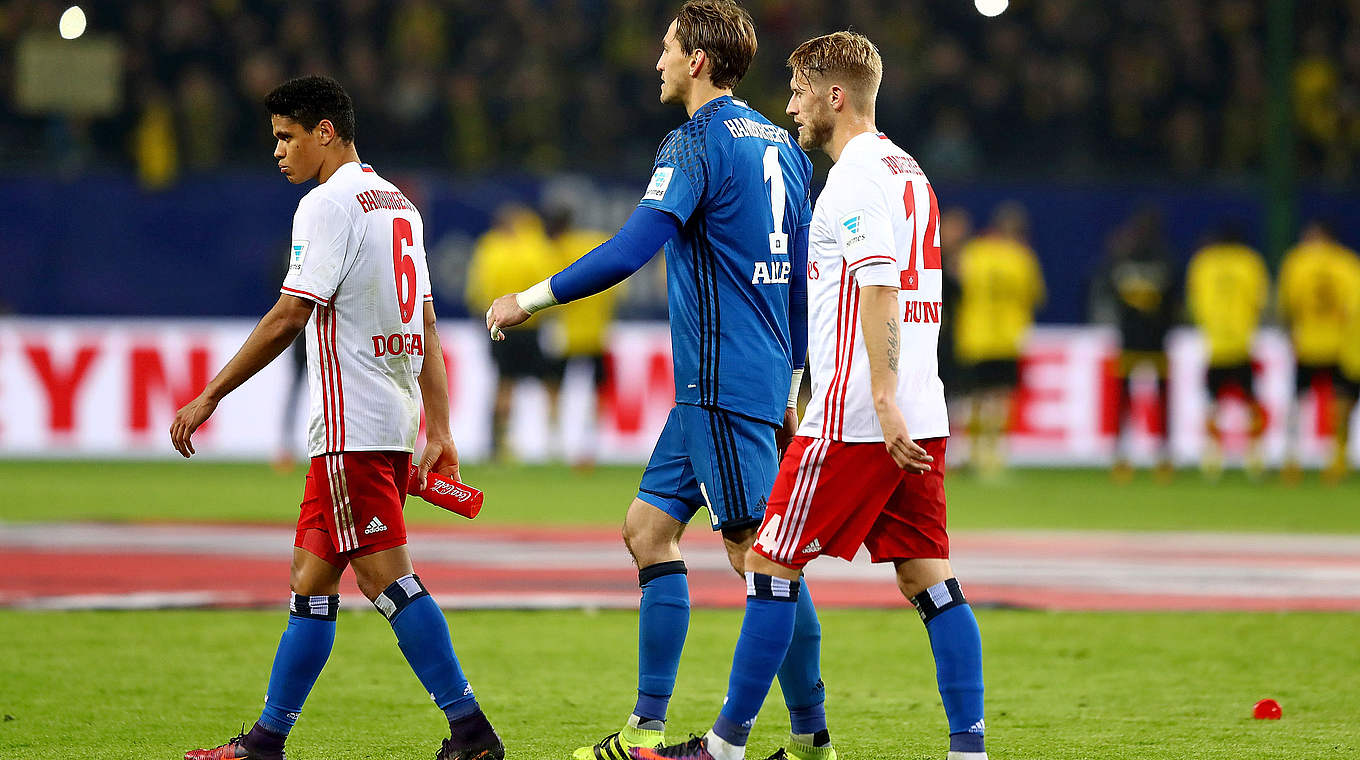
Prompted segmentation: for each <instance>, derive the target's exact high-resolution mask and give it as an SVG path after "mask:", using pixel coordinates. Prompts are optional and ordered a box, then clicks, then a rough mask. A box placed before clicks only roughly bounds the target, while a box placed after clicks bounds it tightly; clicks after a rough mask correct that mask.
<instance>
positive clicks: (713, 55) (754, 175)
mask: <svg viewBox="0 0 1360 760" xmlns="http://www.w3.org/2000/svg"><path fill="white" fill-rule="evenodd" d="M755 51H756V38H755V28H754V25H753V24H752V22H751V18H750V16H749V15H748V14H747V13H746V11H744V10H743V9H742V8H741V7H740V6H738V5H737V4H736V3H734V2H730V1H729V0H690V1H689V2H686V3H685V4H684V6H683V7H682V8H681V9H680V10H679V12H678V13H677V14H676V18H675V20H674V21H672V22H671V24H670V26H669V28H668V29H667V30H666V34H665V37H664V39H663V41H662V51H661V56H660V58H659V59H658V61H657V65H656V69H657V71H658V72H659V73H660V74H661V101H662V102H665V103H677V104H682V105H684V106H685V109H686V111H687V112H688V113H689V116H690V118H689V121H687V122H685V123H684V124H683V125H681V126H680V127H679V128H677V129H676V130H674V131H673V132H671V133H670V134H669V135H667V136H666V139H665V140H664V141H663V142H662V144H661V148H660V150H659V151H658V153H657V158H656V163H655V166H654V169H653V173H652V178H651V182H650V183H649V184H648V186H647V189H646V191H645V193H644V195H643V197H642V200H641V201H640V202H639V204H638V207H637V209H636V210H635V211H634V212H633V214H632V216H631V217H630V218H629V219H628V221H627V223H625V224H624V226H623V228H622V229H620V230H619V231H618V233H617V234H615V235H614V237H613V238H611V239H610V240H608V241H606V242H605V243H603V244H602V245H600V246H599V247H598V248H596V249H594V250H593V251H591V252H589V253H588V254H586V255H585V256H583V257H581V259H580V260H578V261H577V262H576V263H574V264H572V265H571V266H569V267H567V268H566V269H564V270H562V271H561V272H558V273H557V274H555V275H553V276H552V277H550V278H548V279H547V280H544V281H542V282H540V283H538V284H536V285H534V286H532V287H530V288H529V289H528V290H525V291H524V292H521V293H514V294H509V295H505V296H502V297H500V298H498V299H496V301H495V302H494V303H493V304H492V305H491V308H490V309H488V310H487V315H486V321H487V328H488V329H489V330H490V331H491V334H492V338H493V339H496V338H498V337H500V328H503V327H510V326H513V325H517V324H519V323H521V322H523V321H525V320H526V319H528V318H529V316H530V315H531V314H533V313H534V312H536V311H539V310H541V309H544V308H548V307H550V306H553V305H556V304H559V303H566V302H569V301H573V300H576V299H578V298H583V297H585V296H588V295H591V294H594V293H598V292H600V291H602V290H604V289H606V288H608V287H610V286H612V285H614V284H616V283H618V282H620V281H622V280H623V279H624V278H626V277H628V276H629V275H631V274H632V273H633V272H636V271H637V270H638V269H640V268H641V267H642V266H643V265H644V264H645V263H646V262H647V261H648V260H650V259H651V258H652V256H653V255H654V254H655V252H656V250H657V249H658V248H659V247H661V246H662V245H663V244H664V246H665V252H666V271H667V298H668V304H669V308H670V320H671V341H672V352H673V355H674V362H675V407H674V408H673V409H672V410H671V413H670V416H669V417H668V419H667V421H666V425H665V428H664V429H663V430H662V432H661V435H660V438H659V439H658V440H657V443H656V448H655V450H654V451H653V452H652V457H651V460H650V461H649V462H648V464H647V469H646V470H645V472H644V473H643V475H642V482H641V484H640V485H639V487H638V493H637V496H636V497H635V498H634V499H633V502H632V504H631V505H630V506H629V508H628V514H627V517H626V518H625V521H624V527H623V539H624V543H625V544H626V545H627V547H628V550H629V552H630V553H631V554H632V556H633V559H634V561H635V562H636V563H637V566H638V583H639V585H640V586H641V588H642V603H641V607H640V611H639V632H638V633H639V635H638V670H639V673H638V687H637V703H636V706H635V707H634V708H633V712H632V714H631V715H630V716H629V718H628V721H627V723H626V725H625V726H624V727H623V728H622V729H621V730H620V731H618V732H615V733H612V734H610V735H608V736H606V737H605V738H604V739H602V740H600V741H599V742H597V743H596V744H595V745H593V746H584V747H581V748H580V749H578V750H576V752H575V755H574V756H575V757H576V758H579V759H580V760H593V759H595V758H623V757H626V756H627V753H628V750H629V749H631V748H634V747H658V746H661V745H663V744H665V725H666V710H667V706H668V703H669V700H670V696H671V692H672V691H673V689H674V687H675V677H676V670H677V668H678V666H679V662H680V653H681V650H682V649H683V647H684V642H685V635H686V632H687V630H688V627H689V606H690V605H689V587H688V584H687V582H686V575H685V573H686V569H685V562H684V559H683V557H682V556H681V553H680V549H679V540H680V536H681V534H683V533H684V530H685V527H686V526H687V525H688V524H689V522H690V520H691V519H692V518H693V517H694V515H695V514H696V513H697V512H698V511H699V508H700V507H707V509H708V512H709V516H710V520H711V522H712V527H713V530H715V531H719V532H721V534H722V537H723V543H724V545H725V547H726V549H727V553H728V557H729V558H730V559H731V562H732V567H733V568H734V569H735V570H736V571H737V572H738V573H739V574H740V573H743V572H744V566H743V564H744V557H745V554H746V551H747V549H749V548H750V546H751V544H752V542H753V541H754V539H755V529H756V528H757V527H758V526H759V525H760V522H761V519H762V518H763V516H764V513H765V502H766V499H767V498H768V496H769V493H770V489H771V486H772V485H773V483H774V479H775V475H776V474H777V472H778V467H779V456H780V452H781V451H782V450H783V448H784V447H785V446H786V445H787V444H788V441H789V440H790V439H791V437H792V435H793V431H794V428H795V426H796V424H797V418H796V413H795V410H794V408H793V407H794V402H795V399H796V397H797V388H798V385H799V383H800V382H801V379H802V372H803V365H804V361H805V359H806V355H807V281H806V276H807V231H808V225H809V223H810V220H811V216H812V209H811V205H810V199H809V184H810V181H811V175H812V165H811V162H810V161H809V160H808V158H807V156H806V155H804V153H803V152H802V150H800V149H799V148H798V146H797V145H796V144H795V143H794V141H793V139H792V138H791V137H790V135H789V133H788V132H787V131H786V130H784V129H783V128H780V127H777V126H775V125H773V124H771V123H770V121H769V120H768V119H766V118H765V117H764V116H762V115H761V114H760V113H758V112H756V111H755V110H754V109H752V108H751V107H750V106H749V105H747V104H746V103H744V102H743V101H741V100H739V99H736V98H734V97H733V95H732V88H733V87H734V86H735V85H736V84H737V82H738V81H740V79H741V77H742V76H743V75H744V74H745V73H746V70H747V68H748V66H749V65H750V62H751V59H752V58H753V57H754V56H755ZM786 380H787V381H789V384H785V382H784V381H786ZM820 647H821V628H820V625H819V623H818V621H817V613H816V610H815V608H814V607H813V604H812V599H811V597H810V596H809V595H808V593H807V590H806V588H804V589H803V593H802V594H801V595H800V596H799V601H798V611H797V622H796V625H795V631H794V637H793V643H792V645H791V646H790V647H789V650H788V655H787V657H786V658H785V660H784V663H783V666H782V667H781V668H780V670H779V682H780V685H781V687H782V689H783V692H784V700H785V703H786V704H787V705H788V708H789V718H790V729H791V730H790V733H791V736H790V739H789V742H788V745H787V747H786V748H785V750H781V751H786V752H787V753H788V755H790V756H792V757H794V758H798V759H800V760H825V759H826V758H834V757H835V750H834V749H833V748H832V745H831V741H830V735H829V733H828V731H827V723H826V713H825V710H824V709H823V702H824V699H825V692H824V688H823V685H822V682H821V679H820ZM592 686H593V685H592Z"/></svg>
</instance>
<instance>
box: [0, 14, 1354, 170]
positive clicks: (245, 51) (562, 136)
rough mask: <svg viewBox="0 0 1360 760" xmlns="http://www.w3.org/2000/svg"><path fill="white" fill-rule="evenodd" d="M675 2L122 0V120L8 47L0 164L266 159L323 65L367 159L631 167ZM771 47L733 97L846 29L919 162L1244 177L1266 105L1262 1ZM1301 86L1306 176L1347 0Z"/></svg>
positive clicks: (808, 17)
mask: <svg viewBox="0 0 1360 760" xmlns="http://www.w3.org/2000/svg"><path fill="white" fill-rule="evenodd" d="M66 5H67V2H65V0H62V1H60V2H51V1H48V0H10V1H9V2H4V3H0V49H3V50H10V51H12V50H13V49H14V48H15V46H16V45H17V44H18V42H19V40H20V39H21V38H23V37H24V36H25V35H29V34H40V35H48V36H53V35H55V30H56V27H57V23H56V21H57V17H58V16H59V15H60V13H61V11H62V9H63V8H64V7H65V6H66ZM675 5H676V3H675V2H673V1H668V2H654V1H647V2H639V1H637V0H504V1H503V2H497V3H486V2H477V1H475V0H401V1H400V2H380V1H379V0H336V1H335V2H278V1H277V0H129V1H128V2H120V3H102V4H98V5H96V6H92V7H91V8H89V9H87V10H88V11H89V15H90V25H91V26H90V33H89V36H90V37H95V36H98V35H100V34H106V35H112V36H113V37H114V38H115V39H116V40H118V41H119V42H120V43H121V48H122V62H123V70H122V77H121V88H122V91H123V97H122V99H121V106H120V107H119V108H118V109H117V111H116V113H114V114H112V115H110V116H106V117H99V118H53V117H50V116H45V115H38V114H28V113H24V112H22V111H21V109H20V108H19V106H18V104H17V103H16V102H15V100H14V99H13V98H12V96H11V94H12V93H13V92H14V90H15V87H14V84H15V83H14V82H13V81H12V80H13V79H14V77H15V76H16V70H17V67H16V66H15V65H14V63H13V61H14V56H12V55H3V56H0V90H2V91H3V92H4V95H0V162H3V163H4V164H9V165H11V166H14V165H28V166H39V165H50V164H52V163H53V162H55V163H56V164H58V165H64V166H72V167H75V168H76V169H79V168H83V167H86V166H89V165H91V164H110V163H112V164H123V165H136V166H137V167H139V168H140V169H141V170H142V171H143V174H144V175H145V176H146V177H147V179H148V180H149V181H151V182H153V183H156V182H159V183H167V182H169V181H172V180H173V178H174V176H176V174H177V173H178V172H180V171H182V170H185V169H188V170H202V169H213V168H217V167H221V166H224V165H257V164H258V163H259V162H260V160H261V156H262V154H263V155H267V152H268V150H269V146H270V139H269V135H268V131H267V130H266V129H265V126H266V122H265V119H264V113H263V109H262V107H261V105H260V103H261V100H262V98H263V96H264V94H265V93H266V92H267V91H268V90H269V89H270V88H271V87H272V86H273V85H275V84H277V83H278V82H279V81H281V80H283V79H286V78H289V77H292V76H296V75H300V74H306V73H318V72H324V73H329V74H332V75H334V76H336V77H337V78H338V79H339V80H341V81H342V82H343V83H344V84H345V86H346V87H348V88H349V89H350V91H351V92H352V93H353V95H354V96H355V99H356V102H357V104H358V106H359V141H360V145H361V146H362V148H363V149H364V151H365V155H368V156H373V157H374V158H373V160H375V161H376V160H381V161H382V162H384V163H387V164H392V163H399V164H404V165H408V166H421V167H425V168H435V169H444V170H450V171H458V172H481V171H493V170H494V171H507V170H509V171H530V172H545V171H554V170H563V169H581V170H591V171H595V172H611V171H614V170H615V168H616V167H617V168H619V169H623V168H629V169H631V170H632V172H631V173H635V172H636V168H637V167H639V166H645V165H646V164H647V163H648V162H649V161H650V158H651V156H652V154H653V153H654V151H655V149H656V145H657V143H658V141H659V139H660V138H661V136H663V135H664V134H665V133H666V132H667V131H668V130H669V129H670V128H672V127H674V126H675V124H676V123H678V121H679V120H680V116H681V115H680V114H679V113H678V112H677V111H676V110H675V109H674V108H673V107H668V106H662V105H661V104H659V103H657V98H656V96H657V92H658V80H657V75H656V73H655V72H654V71H653V65H654V63H655V60H656V57H657V54H658V51H659V40H660V36H661V33H662V31H663V30H664V29H665V26H666V23H667V21H668V20H669V18H670V16H671V15H672V14H673V12H674V10H675ZM746 5H747V7H748V8H749V9H750V10H751V11H752V13H753V15H754V16H755V19H756V24H757V30H758V32H759V35H760V53H759V54H758V55H757V57H756V61H755V64H754V66H753V69H752V71H751V72H750V74H749V75H748V76H747V78H746V80H745V81H744V82H743V83H742V84H741V85H740V86H739V88H738V94H739V95H741V96H743V97H745V98H747V99H748V100H750V101H752V102H753V104H754V105H756V106H757V107H758V108H759V109H761V110H763V111H764V112H766V113H767V114H769V115H772V116H776V117H777V115H778V114H780V113H782V111H783V106H784V104H785V101H786V100H787V73H786V71H785V69H784V58H785V56H786V55H787V54H788V52H789V51H791V50H792V49H793V48H794V47H795V46H796V45H797V44H798V43H799V42H801V41H802V40H804V39H806V38H808V37H810V36H813V35H816V34H821V33H825V32H827V31H830V30H834V29H838V28H845V27H853V28H855V29H858V30H861V31H864V32H866V33H868V34H869V35H870V36H871V37H872V38H873V39H874V40H875V41H876V42H877V43H878V44H879V46H880V47H881V49H882V50H883V53H884V61H885V65H886V67H887V69H886V71H885V74H884V85H883V92H882V95H881V97H880V109H881V112H880V118H879V125H880V127H881V128H883V129H884V130H885V131H888V132H889V133H891V134H894V135H895V136H898V137H899V141H900V142H902V144H904V145H906V146H909V148H910V149H911V150H913V152H914V153H916V154H917V155H918V156H919V157H920V158H921V161H922V164H924V165H925V166H926V167H927V168H928V170H929V171H930V172H931V174H932V176H935V177H939V178H951V177H962V178H966V177H969V176H975V175H978V174H980V173H982V172H983V171H984V170H985V171H986V173H987V174H988V175H989V176H997V175H1001V176H1005V175H1025V176H1059V177H1088V176H1095V177H1111V176H1118V177H1127V176H1131V175H1132V176H1142V177H1164V176H1166V175H1167V174H1168V173H1171V174H1173V175H1176V176H1189V177H1213V178H1221V177H1233V176H1246V175H1250V174H1253V173H1255V172H1258V171H1259V170H1260V168H1261V166H1262V162H1263V148H1264V145H1265V143H1266V134H1265V131H1266V119H1265V118H1264V113H1265V112H1266V110H1267V108H1268V105H1269V103H1268V100H1269V98H1270V94H1269V88H1268V71H1267V56H1266V50H1265V48H1266V18H1265V7H1266V3H1264V2H1261V0H1199V1H1197V2H1172V1H1171V0H1125V1H1124V2H1119V3H1092V2H1082V1H1081V0H1017V2H1014V3H1013V4H1012V8H1011V9H1010V10H1009V11H1007V12H1006V13H1004V14H1003V15H1002V16H1000V17H999V18H995V19H985V18H983V17H982V16H980V15H979V14H978V13H977V12H976V11H974V10H973V8H972V3H967V2H930V1H929V0H848V1H847V2H836V3H832V2H825V0H749V2H747V3H746ZM1293 32H1294V34H1293V43H1294V45H1293V46H1294V52H1295V57H1294V59H1293V61H1292V64H1291V69H1290V71H1289V72H1288V74H1289V81H1290V85H1289V86H1290V87H1291V89H1292V99H1293V113H1294V123H1295V128H1296V129H1295V131H1296V134H1297V138H1298V144H1299V167H1300V171H1301V173H1302V174H1303V175H1304V176H1320V177H1327V178H1331V179H1335V180H1345V179H1348V178H1350V177H1351V176H1352V174H1353V173H1354V171H1355V166H1356V163H1357V162H1356V158H1357V153H1360V2H1356V0H1298V2H1297V9H1296V13H1295V14H1294V19H1293Z"/></svg>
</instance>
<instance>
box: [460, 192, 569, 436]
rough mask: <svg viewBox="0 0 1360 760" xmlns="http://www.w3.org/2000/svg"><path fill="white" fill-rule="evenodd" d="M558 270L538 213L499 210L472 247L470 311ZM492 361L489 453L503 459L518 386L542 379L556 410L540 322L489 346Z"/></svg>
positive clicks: (554, 386)
mask: <svg viewBox="0 0 1360 760" xmlns="http://www.w3.org/2000/svg"><path fill="white" fill-rule="evenodd" d="M587 250H588V249H587ZM555 271H557V258H556V255H555V253H554V249H553V246H552V243H551V242H550V241H549V240H548V236H547V235H546V234H544V231H543V222H542V220H540V219H539V217H538V214H536V213H534V212H533V210H531V209H529V208H526V207H524V206H519V205H514V204H510V205H506V206H503V207H501V208H500V209H499V210H497V212H496V224H495V226H494V227H492V228H491V229H490V230H488V231H487V232H486V233H485V234H483V235H482V236H481V237H480V238H478V239H477V242H476V244H475V245H474V246H473V249H472V261H471V262H470V263H469V264H468V276H467V303H468V311H469V312H470V313H472V314H480V313H482V312H483V311H485V310H486V308H487V307H488V306H490V305H491V302H492V301H493V300H495V298H496V296H499V295H500V294H502V293H507V292H511V293H512V292H516V291H519V290H523V289H525V288H527V287H529V286H530V285H532V284H534V283H535V282H538V281H539V280H541V279H543V278H544V277H546V276H548V275H550V274H552V273H553V272H555ZM491 360H492V362H494V363H495V365H496V406H495V408H494V411H493V412H492V421H491V453H492V456H494V457H497V458H501V457H504V456H506V455H507V454H508V453H509V452H508V451H507V450H506V444H505V428H506V425H507V424H508V423H509V417H510V402H511V399H512V397H513V392H514V389H515V384H516V383H517V382H518V381H519V380H521V379H525V378H532V379H539V378H543V385H544V388H545V389H546V390H547V391H548V401H549V404H550V405H551V406H552V407H553V408H554V409H555V408H556V407H557V390H558V383H557V382H556V380H555V379H554V377H553V373H552V372H551V369H552V368H551V366H550V365H549V362H548V360H547V358H546V357H545V356H544V355H543V349H542V348H541V346H540V343H539V337H538V325H537V324H536V323H532V322H531V323H529V325H528V326H520V327H516V328H513V329H509V330H507V331H506V339H505V340H502V341H495V342H493V343H492V344H491Z"/></svg>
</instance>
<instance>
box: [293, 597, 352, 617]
mask: <svg viewBox="0 0 1360 760" xmlns="http://www.w3.org/2000/svg"><path fill="white" fill-rule="evenodd" d="M288 612H289V614H291V615H293V616H295V617H300V618H309V619H311V620H334V619H335V618H336V616H337V614H338V613H339V612H340V595H339V594H331V595H330V596H306V595H305V594H293V598H292V599H290V600H289V601H288Z"/></svg>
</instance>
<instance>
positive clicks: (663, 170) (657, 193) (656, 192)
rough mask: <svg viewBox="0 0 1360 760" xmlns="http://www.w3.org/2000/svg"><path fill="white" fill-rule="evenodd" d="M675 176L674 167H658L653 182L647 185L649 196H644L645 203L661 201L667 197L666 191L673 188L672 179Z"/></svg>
mask: <svg viewBox="0 0 1360 760" xmlns="http://www.w3.org/2000/svg"><path fill="white" fill-rule="evenodd" d="M674 174H675V167H673V166H658V167H657V168H656V172H655V173H654V174H652V181H651V182H650V183H649V184H648V185H647V194H646V195H644V196H642V199H643V200H644V201H659V200H662V199H663V198H665V197H666V189H667V188H669V187H670V186H671V177H672V176H673V175H674Z"/></svg>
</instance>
